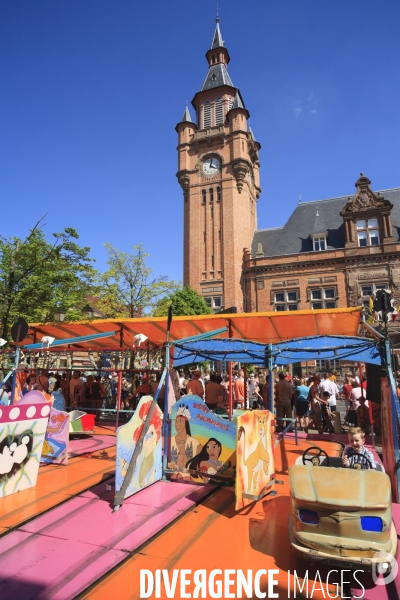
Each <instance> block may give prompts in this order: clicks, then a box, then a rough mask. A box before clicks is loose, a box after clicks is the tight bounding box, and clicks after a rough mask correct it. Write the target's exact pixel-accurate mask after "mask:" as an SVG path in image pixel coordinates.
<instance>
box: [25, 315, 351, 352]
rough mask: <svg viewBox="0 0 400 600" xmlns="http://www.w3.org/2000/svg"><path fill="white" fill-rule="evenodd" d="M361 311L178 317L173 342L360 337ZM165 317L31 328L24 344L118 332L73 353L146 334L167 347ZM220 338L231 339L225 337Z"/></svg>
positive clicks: (271, 341)
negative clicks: (213, 337) (212, 336)
mask: <svg viewBox="0 0 400 600" xmlns="http://www.w3.org/2000/svg"><path fill="white" fill-rule="evenodd" d="M361 310H362V307H360V306H359V307H355V308H335V309H325V310H298V311H290V312H265V313H242V314H220V315H218V314H217V315H196V316H191V317H174V318H173V321H172V327H171V333H170V340H171V341H174V340H178V339H182V338H186V337H191V336H195V335H198V334H199V333H205V332H207V331H213V330H215V329H220V328H222V327H230V329H231V337H234V338H241V339H246V340H253V341H255V342H261V343H263V344H275V343H278V342H282V341H284V340H288V339H292V338H299V337H306V336H310V335H353V336H354V335H357V333H358V328H359V323H360V314H361ZM166 329H167V318H166V317H148V318H140V319H96V320H93V321H77V322H75V323H64V322H63V323H44V324H41V323H32V324H31V325H30V327H29V333H28V338H27V339H26V340H25V341H24V344H29V343H32V342H33V343H35V342H40V340H41V339H42V337H43V336H44V335H49V336H51V337H54V338H55V339H56V340H60V339H66V338H73V337H78V336H86V335H91V334H93V333H104V332H107V331H115V332H116V333H115V334H114V335H113V336H112V337H108V338H103V339H97V340H91V341H87V342H81V343H78V342H77V343H75V344H71V346H70V348H72V349H77V350H78V349H85V348H93V349H95V348H96V349H98V350H101V349H102V348H107V349H115V350H118V349H119V348H125V349H126V348H129V346H131V345H132V339H133V336H134V335H137V334H139V333H143V334H144V335H146V336H147V337H148V339H149V341H150V343H151V344H153V345H156V346H159V345H161V344H163V343H164V342H165V337H166ZM218 337H229V333H228V332H227V333H225V334H223V335H221V336H218Z"/></svg>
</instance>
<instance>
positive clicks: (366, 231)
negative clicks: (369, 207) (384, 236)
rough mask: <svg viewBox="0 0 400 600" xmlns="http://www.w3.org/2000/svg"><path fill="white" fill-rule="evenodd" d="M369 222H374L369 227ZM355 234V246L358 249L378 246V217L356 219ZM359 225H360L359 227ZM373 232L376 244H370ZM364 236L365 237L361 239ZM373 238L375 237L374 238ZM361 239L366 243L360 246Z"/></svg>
mask: <svg viewBox="0 0 400 600" xmlns="http://www.w3.org/2000/svg"><path fill="white" fill-rule="evenodd" d="M371 221H375V223H374V224H373V225H369V223H370V222H371ZM355 223H356V233H357V245H358V247H359V248H367V247H369V246H379V244H380V243H381V242H380V239H381V236H380V227H379V219H378V217H371V218H369V219H357V220H356V222H355ZM359 224H360V225H359ZM362 224H364V225H362ZM373 232H375V234H376V237H377V238H378V241H377V242H376V243H373V242H372V239H373V237H372V235H371V234H372V233H373ZM362 236H365V237H362ZM374 237H375V236H374ZM361 239H364V240H365V241H366V242H367V243H366V244H360V241H361Z"/></svg>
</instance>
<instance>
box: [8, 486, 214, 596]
mask: <svg viewBox="0 0 400 600" xmlns="http://www.w3.org/2000/svg"><path fill="white" fill-rule="evenodd" d="M109 487H110V482H103V483H101V484H99V485H97V486H94V487H93V488H91V489H90V490H88V491H86V492H82V493H81V494H79V495H78V496H76V497H75V498H72V499H71V500H69V501H68V502H65V503H64V504H62V505H60V506H58V507H56V508H54V509H53V510H51V511H49V512H47V513H45V514H44V515H42V516H40V517H37V518H36V519H33V520H32V521H30V522H29V523H26V524H25V525H21V526H20V527H19V528H18V529H17V530H15V531H12V532H11V533H9V534H8V535H6V536H4V537H2V538H0V563H1V569H0V598H1V600H15V599H16V598H18V600H33V599H34V598H38V597H39V598H41V599H44V598H49V599H50V598H51V600H68V599H70V598H71V599H72V598H74V597H75V596H76V595H77V594H79V593H80V592H82V591H83V590H85V589H86V588H87V587H88V586H90V585H91V584H93V583H94V582H95V581H97V580H98V579H99V578H100V577H101V576H102V575H104V574H105V573H107V572H108V571H109V570H110V569H112V568H113V567H114V566H115V565H117V564H118V563H120V562H121V561H123V560H124V559H125V558H127V557H128V556H129V555H130V554H131V553H132V552H133V551H134V550H136V549H137V548H139V547H140V546H141V545H142V544H144V543H145V542H147V541H148V540H149V539H150V538H151V537H152V536H154V535H155V534H157V533H159V532H160V531H161V530H162V529H164V528H165V527H166V526H167V525H169V524H170V523H172V522H173V521H174V520H175V519H177V518H178V517H180V516H181V515H182V514H183V513H184V512H185V511H187V510H189V509H190V508H192V507H193V506H195V505H196V503H198V502H199V501H200V500H201V499H202V498H204V497H205V496H207V495H208V494H209V493H210V492H211V491H212V490H213V489H214V487H213V486H209V485H206V486H204V485H202V486H193V485H190V484H184V483H180V484H177V483H171V482H168V481H158V482H157V483H155V484H153V485H151V486H150V487H148V488H145V489H144V490H142V491H140V492H138V493H137V494H135V495H134V496H131V497H130V498H127V499H126V500H125V501H124V503H123V505H122V506H121V508H120V509H119V510H118V511H117V512H115V513H113V512H112V500H113V497H114V486H112V487H111V489H109Z"/></svg>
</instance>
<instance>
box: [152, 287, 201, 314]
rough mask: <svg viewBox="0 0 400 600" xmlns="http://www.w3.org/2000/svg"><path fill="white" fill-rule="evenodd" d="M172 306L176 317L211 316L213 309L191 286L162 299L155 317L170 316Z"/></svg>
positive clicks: (155, 311) (156, 309)
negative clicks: (170, 306) (169, 309)
mask: <svg viewBox="0 0 400 600" xmlns="http://www.w3.org/2000/svg"><path fill="white" fill-rule="evenodd" d="M170 304H172V310H173V313H174V315H177V316H178V315H188V316H189V315H210V314H212V310H211V308H210V307H209V306H208V304H207V303H206V302H205V300H204V298H203V296H200V294H198V293H197V292H196V291H195V290H194V289H193V288H191V287H190V286H189V285H185V286H184V287H183V288H181V289H179V290H176V291H175V292H173V293H172V294H169V295H168V296H166V297H165V298H162V299H161V300H160V301H159V302H158V304H157V306H156V308H155V310H154V312H153V316H155V317H165V316H166V315H167V314H168V307H169V305H170Z"/></svg>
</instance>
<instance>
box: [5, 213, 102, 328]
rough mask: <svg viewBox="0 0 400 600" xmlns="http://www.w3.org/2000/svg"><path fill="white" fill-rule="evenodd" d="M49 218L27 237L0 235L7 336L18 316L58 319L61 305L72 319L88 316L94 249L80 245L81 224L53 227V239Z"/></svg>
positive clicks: (46, 319) (36, 226)
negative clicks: (46, 228) (48, 230)
mask: <svg viewBox="0 0 400 600" xmlns="http://www.w3.org/2000/svg"><path fill="white" fill-rule="evenodd" d="M43 227H44V224H43V218H42V219H40V221H38V223H36V225H35V226H34V227H33V228H32V229H31V230H30V232H29V234H28V235H27V236H26V237H25V239H23V240H22V239H20V238H17V237H13V238H9V239H8V238H5V237H3V236H1V235H0V326H1V329H2V336H3V337H6V338H7V337H8V333H9V329H10V327H11V325H12V324H13V323H14V321H15V320H16V319H17V318H18V317H24V318H25V319H26V320H27V321H31V322H45V321H51V320H53V319H54V312H55V310H56V308H57V306H59V305H62V307H63V308H64V309H65V311H66V320H69V321H73V320H77V319H80V318H82V315H81V308H82V306H83V305H84V304H85V303H86V297H87V295H88V293H89V290H90V285H91V281H92V279H93V274H94V269H93V267H92V265H91V262H92V259H91V258H90V257H89V252H90V249H89V248H87V247H81V246H79V245H78V244H77V243H76V241H75V240H77V239H79V236H78V234H77V232H76V231H75V229H72V228H69V227H68V228H65V229H64V231H63V232H62V233H53V243H48V242H47V240H46V237H45V234H44V232H43Z"/></svg>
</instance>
